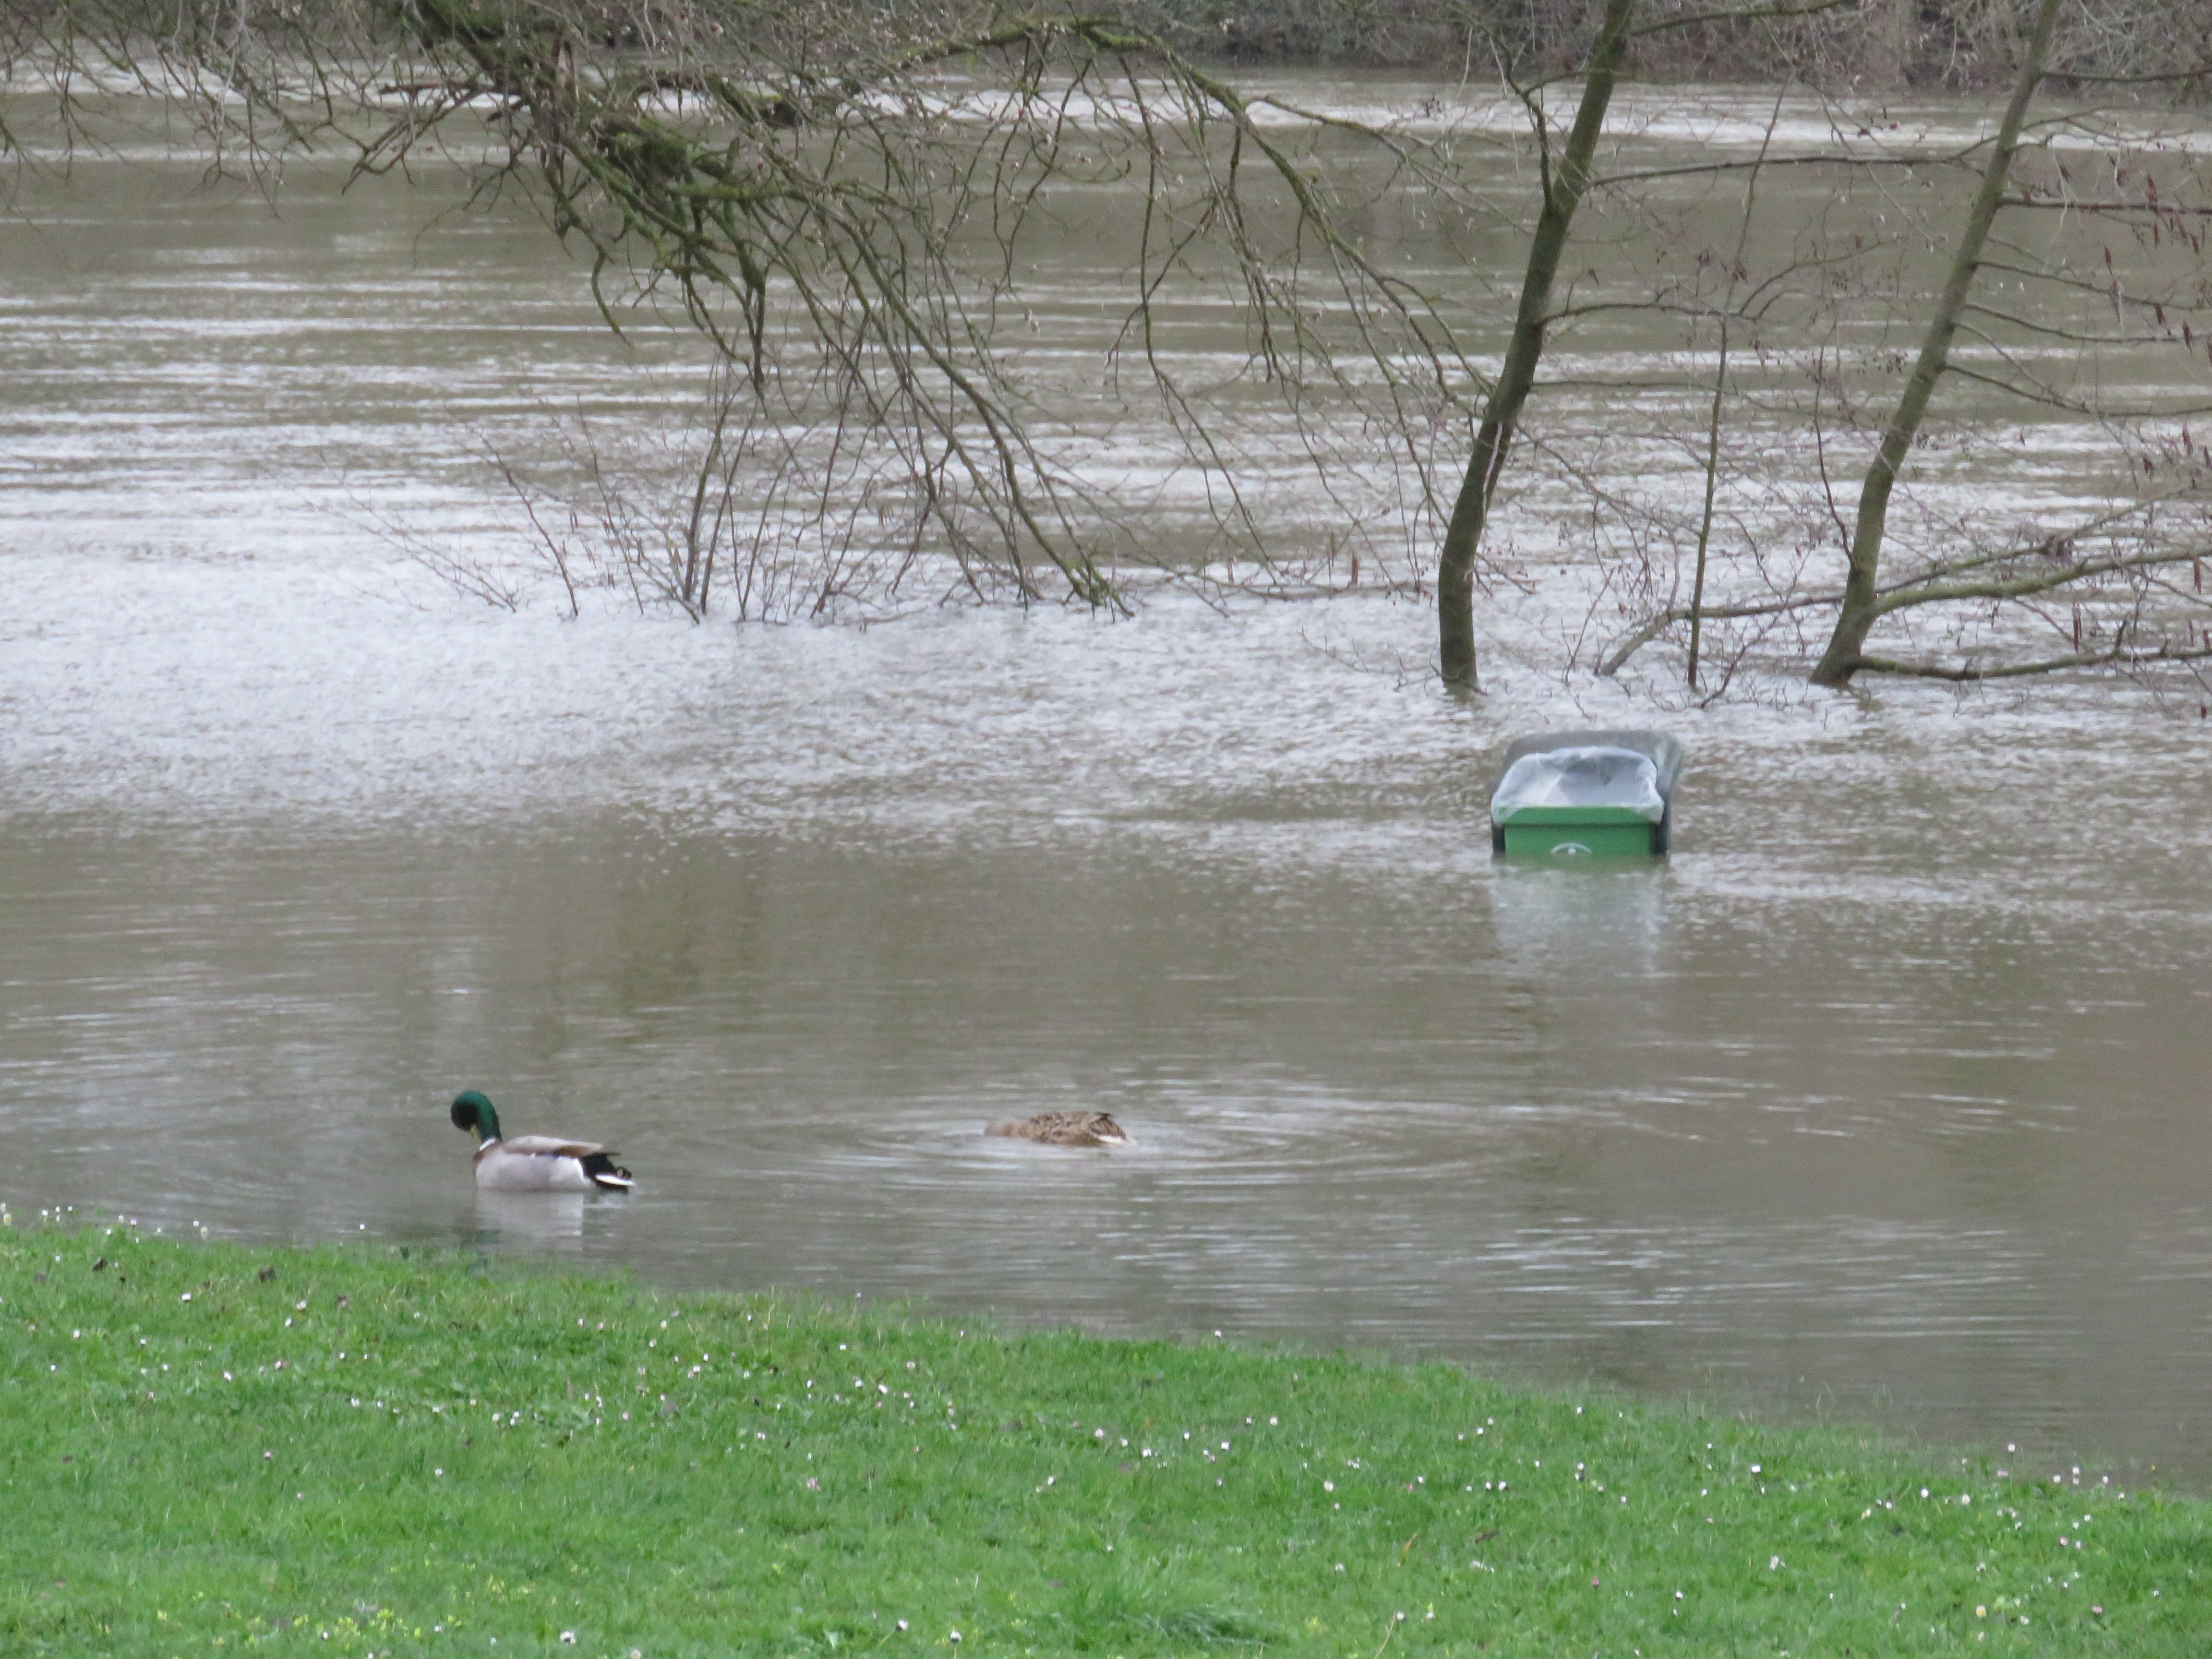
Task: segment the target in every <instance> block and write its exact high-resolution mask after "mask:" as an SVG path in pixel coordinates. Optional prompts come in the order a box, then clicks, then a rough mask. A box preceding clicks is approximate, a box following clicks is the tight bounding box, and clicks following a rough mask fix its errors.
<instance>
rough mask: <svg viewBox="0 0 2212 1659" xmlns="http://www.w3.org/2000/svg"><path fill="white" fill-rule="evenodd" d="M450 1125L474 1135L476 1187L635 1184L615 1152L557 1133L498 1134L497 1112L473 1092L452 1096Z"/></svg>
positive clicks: (577, 1189)
mask: <svg viewBox="0 0 2212 1659" xmlns="http://www.w3.org/2000/svg"><path fill="white" fill-rule="evenodd" d="M453 1127H455V1128H457V1129H465V1130H468V1131H470V1132H471V1133H473V1134H475V1135H476V1136H477V1139H478V1141H479V1143H480V1144H479V1145H478V1146H477V1156H476V1176H477V1186H479V1187H481V1188H484V1190H485V1191H487V1192H495V1193H626V1192H629V1191H630V1190H632V1189H633V1188H635V1186H636V1185H637V1183H636V1182H635V1181H632V1180H631V1179H630V1173H629V1170H622V1169H617V1168H616V1167H615V1155H614V1149H613V1148H612V1147H611V1146H600V1145H599V1143H598V1142H596V1141H591V1140H567V1139H562V1137H561V1136H559V1135H515V1136H513V1137H503V1136H501V1133H500V1132H499V1114H498V1112H497V1111H495V1109H493V1107H492V1103H491V1102H490V1101H489V1099H487V1098H486V1097H484V1096H483V1095H481V1094H479V1093H478V1092H477V1091H475V1090H474V1089H471V1090H469V1091H467V1092H466V1093H465V1094H460V1095H457V1096H455V1097H453Z"/></svg>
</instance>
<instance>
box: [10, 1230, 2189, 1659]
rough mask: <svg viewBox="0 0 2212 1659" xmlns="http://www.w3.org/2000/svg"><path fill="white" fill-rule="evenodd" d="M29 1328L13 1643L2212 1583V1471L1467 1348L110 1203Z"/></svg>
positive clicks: (2120, 1629)
mask: <svg viewBox="0 0 2212 1659" xmlns="http://www.w3.org/2000/svg"><path fill="white" fill-rule="evenodd" d="M0 1331H4V1332H5V1333H6V1337H5V1341H4V1344H0V1477H3V1478H4V1481H5V1488H4V1492H0V1516H4V1524H0V1653H5V1654H8V1655H10V1656H20V1655H46V1654H86V1655H101V1656H106V1655H132V1656H136V1655H145V1656H158V1659H169V1656H196V1655H207V1654H228V1653H236V1652H251V1653H257V1654H258V1653H274V1654H316V1655H324V1656H335V1655H348V1656H359V1655H362V1654H367V1653H375V1654H378V1655H394V1656H404V1655H410V1654H446V1653H469V1654H477V1655H489V1656H495V1659H518V1656H526V1655H539V1654H546V1655H552V1654H576V1655H580V1656H581V1655H607V1654H617V1655H621V1654H629V1653H630V1652H631V1651H632V1650H637V1651H638V1652H640V1653H641V1654H643V1655H645V1656H647V1659H673V1656H679V1655H726V1654H823V1653H833V1652H837V1653H842V1652H847V1651H866V1652H869V1653H874V1652H877V1651H882V1652H884V1653H886V1654H890V1655H894V1656H895V1655H898V1654H902V1653H921V1652H930V1653H934V1654H939V1655H943V1654H946V1653H949V1652H951V1651H952V1650H954V1648H955V1644H954V1643H953V1639H952V1636H951V1632H954V1631H956V1630H957V1631H958V1632H960V1637H961V1640H960V1642H959V1643H958V1644H957V1650H958V1652H960V1653H961V1654H963V1655H1015V1654H1025V1653H1042V1654H1060V1653H1066V1654H1097V1655H1100V1656H1112V1655H1124V1656H1131V1659H1134V1656H1139V1655H1146V1656H1152V1655H1162V1654H1196V1653H1208V1654H1241V1653H1257V1652H1259V1651H1260V1650H1262V1649H1264V1650H1267V1651H1268V1652H1273V1653H1285V1654H1332V1655H1348V1654H1358V1655H1362V1656H1369V1659H1373V1656H1377V1655H1385V1654H1390V1653H1437V1654H1442V1653H1450V1654H1476V1653H1492V1654H1511V1655H1523V1654H1525V1655H1569V1654H1572V1655H1588V1654H1607V1655H1620V1656H1624V1659H1626V1656H1631V1655H1634V1654H1638V1653H1641V1654H1644V1655H1658V1654H1681V1655H1716V1654H1750V1653H1759V1654H1775V1653H1779V1652H1782V1651H1784V1650H1786V1651H1788V1652H1790V1653H1791V1654H1793V1655H1810V1654H1822V1655H1844V1654H1850V1655H1875V1654H1892V1653H1921V1652H1929V1651H1936V1650H1956V1649H1961V1648H1964V1649H1970V1650H1973V1651H1974V1652H1976V1653H2005V1654H2011V1653H2021V1652H2051V1653H2067V1654H2080V1653H2085V1652H2099V1651H2104V1652H2111V1653H2114V1654H2126V1655H2130V1656H2142V1655H2158V1654H2168V1653H2171V1654H2190V1655H2198V1654H2202V1653H2203V1652H2204V1651H2206V1648H2207V1633H2208V1632H2212V1596H2208V1594H2207V1590H2208V1583H2207V1580H2208V1579H2212V1528H2208V1524H2207V1523H2208V1520H2212V1508H2208V1506H2207V1505H2205V1504H2201V1503H2199V1502H2197V1501H2195V1500H2191V1499H2186V1498H2174V1497H2171V1496H2168V1495H2165V1494H2161V1493H2160V1492H2154V1491H2148V1490H2140V1489H2132V1490H2130V1491H2128V1492H2126V1493H2125V1494H2124V1495H2123V1493H2122V1492H2120V1491H2119V1490H2118V1487H2117V1486H2106V1485H2104V1484H2103V1483H2102V1482H2101V1481H2100V1480H2092V1479H2088V1478H2086V1477H2085V1478H2084V1479H2083V1480H2082V1481H2081V1484H2079V1485H2078V1486H2077V1485H2075V1484H2074V1480H2073V1478H2072V1477H2071V1476H2070V1475H2069V1477H2068V1479H2067V1480H2066V1481H2065V1482H2063V1483H2062V1484H2057V1485H2054V1484H2053V1483H2052V1482H2051V1479H2050V1478H2049V1472H2048V1471H2044V1472H2041V1473H2040V1474H2035V1475H2033V1476H2031V1475H2030V1474H2029V1472H2028V1471H2026V1470H2015V1471H2013V1472H2012V1474H2010V1475H2005V1474H2001V1473H2000V1472H1999V1471H1998V1470H1996V1469H1995V1468H1988V1467H1984V1466H1981V1465H1979V1464H1970V1463H1967V1462H1962V1461H1961V1460H1960V1458H1958V1457H1957V1456H1956V1455H1946V1454H1940V1453H1932V1452H1926V1451H1917V1452H1915V1451H1910V1450H1902V1451H1901V1450H1899V1449H1896V1448H1894V1447H1892V1446H1887V1445H1885V1444H1883V1443H1879V1442H1877V1441H1875V1440H1873V1439H1871V1438H1869V1437H1864V1436H1862V1435H1858V1434H1855V1433H1851V1432H1848V1431H1835V1430H1827V1429H1814V1430H1798V1429H1778V1428H1771V1427H1762V1426H1759V1425H1755V1424H1752V1423H1747V1422H1742V1421H1739V1420H1736V1419H1724V1418H1719V1417H1703V1418H1701V1417H1697V1416H1692V1415H1690V1414H1688V1413H1682V1412H1679V1411H1674V1410H1670V1409H1667V1408H1664V1407H1659V1408H1645V1407H1636V1406H1632V1405H1629V1404H1627V1403H1626V1402H1624V1401H1620V1400H1616V1399H1611V1398H1607V1397H1602V1396H1595V1395H1585V1396H1582V1397H1579V1398H1577V1397H1571V1396H1568V1395H1558V1394H1541V1393H1535V1392H1531V1391H1528V1390H1516V1389H1504V1388H1500V1387H1498V1386H1495V1385H1493V1384H1491V1383H1484V1382H1481V1381H1480V1380H1478V1379H1474V1378H1471V1377H1469V1376H1467V1375H1466V1374H1465V1373H1463V1372H1462V1371H1459V1370H1454V1369H1451V1368H1449V1367H1445V1366H1440V1365H1428V1366H1419V1367H1404V1366H1394V1365H1385V1364H1370V1363H1365V1362H1362V1361H1358V1360H1354V1359H1348V1358H1312V1357H1307V1356H1301V1355H1297V1354H1287V1353H1279V1352H1257V1351H1254V1350H1250V1349H1246V1348H1240V1347H1236V1346H1225V1345H1222V1344H1218V1343H1204V1344H1172V1343H1158V1342H1149V1343H1147V1342H1111V1341H1102V1340H1096V1339H1092V1338H1088V1337H1084V1336H1080V1335H1076V1334H1066V1333H1047V1334H1034V1335H1031V1334H1016V1335H1007V1334H998V1333H994V1332H990V1331H987V1330H984V1329H982V1328H979V1327H977V1326H974V1325H970V1326H968V1327H966V1328H962V1327H960V1326H958V1325H957V1324H946V1323H941V1322H933V1321H917V1320H908V1319H904V1318H900V1317H894V1316H884V1315H877V1314H872V1313H864V1312H860V1311H857V1310H845V1309H824V1308H822V1307H820V1306H818V1305H817V1304H814V1303H812V1302H811V1301H793V1300H790V1299H776V1298H769V1297H734V1296H707V1295H696V1296H694V1295H679V1294H674V1293H670V1292H665V1291H653V1290H649V1289H645V1288H642V1287H640V1286H637V1285H633V1284H631V1283H629V1282H627V1281H625V1280H621V1279H601V1278H586V1277H576V1276H569V1275H564V1274H561V1273H554V1272H550V1271H544V1270H539V1269H535V1268H526V1267H512V1266H504V1265H494V1266H489V1267H487V1266H485V1265H484V1264H483V1263H480V1262H471V1261H469V1260H468V1259H466V1258H465V1257H455V1256H451V1255H427V1256H426V1255H414V1256H411V1257H410V1255H408V1254H407V1253H406V1252H404V1251H397V1250H392V1249H385V1248H381V1247H370V1246H361V1247H354V1246H348V1247H346V1248H344V1249H317V1250H312V1251H292V1250H283V1249H271V1250H255V1249H241V1248H234V1247H230V1246H225V1245H189V1244H179V1243H169V1242H164V1241H161V1240H152V1239H147V1238H143V1237H136V1236H133V1235H132V1234H131V1233H130V1232H128V1231H126V1230H123V1229H119V1228H118V1229H116V1230H112V1231H100V1230H94V1231H89V1232H75V1233H64V1232H61V1231H47V1230H39V1229H27V1228H23V1227H20V1226H17V1227H14V1228H10V1229H7V1230H0ZM901 1621H904V1622H903V1624H902V1623H901ZM562 1632H573V1633H574V1644H573V1645H570V1644H568V1643H567V1642H566V1641H565V1640H564V1638H563V1635H562Z"/></svg>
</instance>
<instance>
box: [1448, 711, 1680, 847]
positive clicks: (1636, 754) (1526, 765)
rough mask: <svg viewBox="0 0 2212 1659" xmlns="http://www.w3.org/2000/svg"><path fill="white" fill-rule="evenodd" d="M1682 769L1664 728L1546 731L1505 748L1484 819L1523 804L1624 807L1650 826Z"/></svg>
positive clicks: (1503, 818)
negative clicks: (1487, 815)
mask: <svg viewBox="0 0 2212 1659" xmlns="http://www.w3.org/2000/svg"><path fill="white" fill-rule="evenodd" d="M1681 774H1682V745H1681V743H1680V740H1679V739H1677V738H1674V737H1673V736H1671V735H1670V734H1668V733H1667V732H1625V731H1615V730H1598V731H1588V732H1545V733H1542V734H1541V735H1540V736H1536V737H1528V738H1520V739H1518V740H1517V741H1516V742H1515V743H1514V744H1512V745H1511V746H1510V747H1509V748H1508V749H1507V750H1506V751H1505V763H1504V769H1503V770H1502V771H1501V772H1500V773H1499V775H1498V784H1497V787H1495V788H1494V789H1493V790H1492V792H1491V796H1490V820H1491V822H1492V823H1501V824H1502V823H1505V822H1507V821H1508V820H1509V819H1510V818H1511V817H1514V816H1515V815H1516V813H1518V812H1519V811H1522V810H1523V809H1524V808H1529V807H1607V808H1613V809H1617V810H1618V809H1625V810H1626V811H1631V812H1633V813H1635V814H1636V816H1637V817H1642V818H1645V819H1647V820H1649V821H1650V822H1651V823H1658V822H1659V820H1660V819H1661V818H1662V817H1665V816H1666V812H1667V805H1668V802H1669V801H1670V800H1672V799H1674V784H1675V782H1676V781H1677V780H1678V779H1679V778H1680V776H1681Z"/></svg>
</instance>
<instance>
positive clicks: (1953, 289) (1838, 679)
mask: <svg viewBox="0 0 2212 1659" xmlns="http://www.w3.org/2000/svg"><path fill="white" fill-rule="evenodd" d="M2060 4H2061V0H2041V3H2040V4H2039V6H2038V7H2037V8H2036V13H2035V27H2034V29H2033V32H2032V33H2031V34H2030V35H2029V37H2028V41H2027V51H2026V52H2025V53H2024V54H2023V55H2022V57H2021V66H2020V79H2019V81H2018V82H2016V83H2015V86H2014V87H2013V90H2012V101H2011V102H2010V103H2008V104H2007V105H2006V106H2005V112H2004V119H2003V121H2002V123H2001V124H2000V125H1999V126H1998V128H1997V136H1996V147H1995V148H1994V149H1992V150H1991V152H1990V164H1989V167H1988V168H1987V169H1986V170H1985V171H1984V173H1983V174H1982V187H1981V189H1980V190H1979V191H1978V192H1976V194H1975V197H1974V205H1973V208H1972V210H1971V211H1970V212H1969V213H1968V214H1967V216H1966V231H1965V234H1962V235H1961V236H1960V239H1959V250H1958V252H1956V253H1955V254H1954V255H1953V256H1952V260H1951V274H1950V276H1949V279H1948V281H1946V282H1945V283H1944V284H1943V295H1942V299H1941V300H1939V301H1937V302H1936V314H1935V316H1934V317H1933V318H1931V319H1929V324H1928V333H1927V336H1926V337H1925V338H1923V340H1922V342H1921V344H1920V359H1919V361H1918V362H1916V363H1915V364H1913V366H1912V376H1911V379H1910V380H1907V381H1906V382H1905V395H1904V396H1903V397H1901V398H1899V399H1898V404H1897V412H1896V413H1895V414H1894V415H1893V416H1891V417H1890V422H1889V428H1888V430H1887V431H1886V432H1884V433H1883V434H1882V435H1881V448H1880V449H1879V450H1877V451H1876V452H1875V458H1874V464H1873V465H1871V466H1869V467H1868V468H1867V475H1866V482H1865V483H1863V485H1861V486H1860V488H1859V511H1858V520H1857V523H1856V524H1855V525H1854V526H1852V529H1851V547H1850V568H1849V569H1848V570H1847V571H1846V572H1845V574H1844V605H1843V610H1842V611H1841V612H1840V613H1839V614H1838V616H1837V617H1836V631H1835V632H1834V634H1832V635H1830V637H1829V640H1828V649H1827V652H1826V654H1825V655H1824V656H1822V657H1821V659H1820V662H1819V664H1818V665H1816V666H1815V667H1814V670H1813V684H1815V685H1828V686H1844V685H1848V684H1850V679H1851V676H1852V675H1853V674H1855V673H1857V671H1858V670H1859V669H1860V668H1861V667H1862V666H1863V665H1864V663H1865V653H1866V638H1867V630H1868V629H1870V628H1872V627H1873V626H1874V624H1875V618H1876V617H1879V616H1880V615H1881V610H1880V608H1879V606H1878V605H1877V603H1876V601H1877V599H1878V595H1877V593H1876V592H1875V579H1876V577H1877V575H1878V574H1879V571H1880V568H1881V540H1882V532H1883V527H1884V526H1885V525H1886V524H1887V520H1888V517H1889V492H1890V489H1891V487H1892V486H1893V485H1894V484H1895V483H1896V482H1897V475H1898V471H1899V469H1900V468H1901V467H1902V466H1903V465H1905V455H1906V453H1908V452H1909V451H1910V450H1911V447H1912V441H1913V439H1914V438H1915V437H1917V435H1919V432H1920V423H1921V422H1922V420H1923V419H1924V418H1925V417H1926V416H1927V413H1928V400H1929V398H1931V397H1932V396H1933V395H1934V394H1935V391H1936V380H1937V378H1938V377H1939V376H1941V375H1942V373H1943V369H1944V367H1945V365H1946V364H1947V363H1948V361H1949V359H1950V355H1951V337H1952V336H1953V335H1954V334H1955V333H1957V331H1958V328H1959V317H1960V313H1962V312H1963V311H1965V309H1966V295H1968V294H1969V293H1970V292H1971V291H1972V288H1973V285H1974V277H1975V275H1976V273H1977V272H1978V270H1979V269H1980V267H1981V261H1982V248H1983V246H1984V244H1985V243H1986V242H1987V241H1988V240H1989V234H1990V225H1991V224H1992V223H1994V222H1996V216H1997V209H1998V208H1999V207H2000V206H2001V205H2002V202H2003V198H2004V190H2005V178H2006V175H2007V174H2008V173H2009V172H2010V171H2011V168H2012V158H2013V154H2014V152H2015V150H2017V149H2019V148H2020V129H2021V123H2022V122H2023V121H2024V120H2025V119H2026V118H2027V106H2028V104H2029V102H2030V100H2033V98H2034V96H2035V91H2036V88H2037V87H2038V86H2039V84H2040V83H2041V82H2042V80H2043V62H2044V58H2045V56H2046V55H2047V54H2048V53H2049V52H2050V50H2051V30H2052V29H2053V27H2055V26H2056V25H2057V21H2058V8H2059V5H2060Z"/></svg>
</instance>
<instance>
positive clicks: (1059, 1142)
mask: <svg viewBox="0 0 2212 1659" xmlns="http://www.w3.org/2000/svg"><path fill="white" fill-rule="evenodd" d="M983 1133H985V1134H987V1135H1008V1136H1011V1137H1012V1138H1013V1139H1016V1140H1041V1141H1042V1142H1043V1143H1044V1144H1045V1145H1046V1146H1127V1145H1128V1144H1129V1137H1128V1136H1127V1134H1125V1133H1122V1129H1121V1125H1120V1124H1118V1123H1116V1122H1115V1121H1114V1120H1113V1119H1112V1118H1110V1117H1109V1116H1107V1115H1106V1114H1105V1113H1103V1112H1039V1113H1038V1114H1037V1115H1036V1116H1035V1117H1025V1118H1024V1119H1022V1120H1021V1121H1019V1122H1015V1121H1012V1120H1011V1119H1010V1120H1008V1121H1006V1122H1004V1123H994V1124H993V1125H992V1126H991V1127H989V1128H987V1129H986V1130H984V1131H983Z"/></svg>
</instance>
